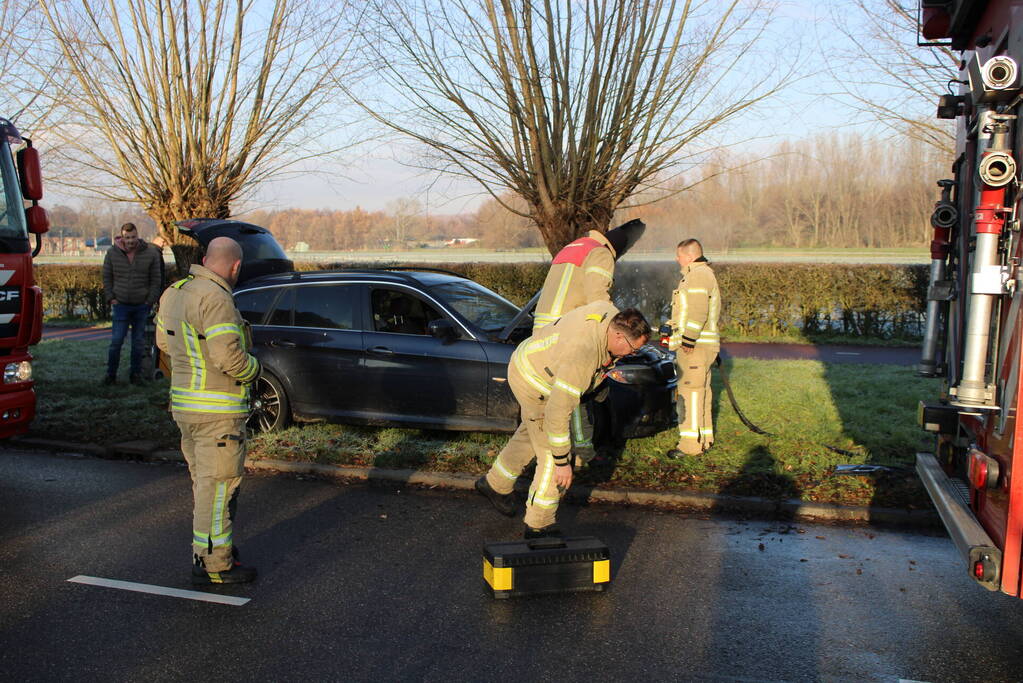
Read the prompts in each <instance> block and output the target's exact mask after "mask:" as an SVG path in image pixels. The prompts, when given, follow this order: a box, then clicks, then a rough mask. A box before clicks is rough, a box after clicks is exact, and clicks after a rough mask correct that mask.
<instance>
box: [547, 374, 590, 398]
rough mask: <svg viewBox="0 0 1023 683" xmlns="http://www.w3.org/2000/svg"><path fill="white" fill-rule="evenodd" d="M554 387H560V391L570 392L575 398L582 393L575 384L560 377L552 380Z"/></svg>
mask: <svg viewBox="0 0 1023 683" xmlns="http://www.w3.org/2000/svg"><path fill="white" fill-rule="evenodd" d="M554 387H555V388H556V389H561V390H562V391H564V392H565V393H567V394H571V395H572V396H574V397H575V398H579V397H580V396H581V395H582V393H583V390H582V389H580V388H579V387H577V386H575V385H573V384H569V383H568V382H566V381H565V380H563V379H560V378H559V379H556V380H554Z"/></svg>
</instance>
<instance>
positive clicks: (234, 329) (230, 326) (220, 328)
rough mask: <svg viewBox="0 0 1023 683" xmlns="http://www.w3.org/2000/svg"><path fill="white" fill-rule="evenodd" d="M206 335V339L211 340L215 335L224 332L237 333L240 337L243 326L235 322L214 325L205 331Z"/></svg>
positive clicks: (217, 335)
mask: <svg viewBox="0 0 1023 683" xmlns="http://www.w3.org/2000/svg"><path fill="white" fill-rule="evenodd" d="M203 334H204V335H205V336H206V340H207V341H209V340H210V339H213V338H214V337H219V336H220V335H222V334H237V335H238V336H239V337H241V336H242V328H241V327H239V326H238V325H235V324H234V323H224V324H223V325H213V326H211V327H207V328H206V330H205V331H204V332H203Z"/></svg>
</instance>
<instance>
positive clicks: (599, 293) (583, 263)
mask: <svg viewBox="0 0 1023 683" xmlns="http://www.w3.org/2000/svg"><path fill="white" fill-rule="evenodd" d="M614 271H615V251H614V247H612V246H611V243H610V242H608V241H607V238H606V237H604V235H603V233H600V232H598V231H596V230H590V232H589V234H588V235H587V236H586V237H580V238H579V239H577V240H576V241H574V242H572V243H571V244H568V245H567V246H565V248H564V249H562V250H561V251H559V252H558V253H557V255H556V256H555V257H554V261H553V262H552V263H551V269H550V270H549V271H548V272H547V277H546V278H545V279H544V281H543V288H542V289H541V290H540V299H539V301H537V303H536V311H535V312H534V314H533V331H534V332H536V331H537V330H538V329H539V328H541V327H543V326H544V325H547V324H548V323H552V322H554V321H555V320H557V319H558V318H560V317H561V316H562V315H563V314H565V313H568V312H569V311H571V310H572V309H575V308H579V307H580V306H585V305H586V304H591V303H593V302H594V301H611V295H610V293H609V292H610V289H611V284H612V283H613V282H614Z"/></svg>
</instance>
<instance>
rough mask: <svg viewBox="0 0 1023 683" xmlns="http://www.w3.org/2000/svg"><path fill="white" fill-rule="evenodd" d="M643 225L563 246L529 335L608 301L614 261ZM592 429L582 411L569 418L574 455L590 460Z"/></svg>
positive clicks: (545, 284)
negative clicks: (589, 306)
mask: <svg viewBox="0 0 1023 683" xmlns="http://www.w3.org/2000/svg"><path fill="white" fill-rule="evenodd" d="M645 229H646V225H645V224H644V223H643V221H640V220H638V219H636V220H631V221H629V222H628V223H625V224H623V225H620V226H618V227H617V228H615V229H613V230H609V231H608V232H607V234H606V235H605V234H603V233H600V232H599V231H597V230H590V232H589V233H588V234H587V235H586V236H585V237H580V238H579V239H577V240H575V241H574V242H571V243H570V244H568V245H566V246H565V247H564V248H563V249H562V250H561V251H559V252H558V253H557V254H556V255H555V256H554V260H553V261H552V262H551V268H550V270H549V271H547V277H546V278H545V279H544V282H543V287H542V288H541V290H540V298H539V300H538V301H537V303H536V310H535V311H534V313H533V333H534V334H535V333H536V332H537V330H539V329H540V328H541V327H543V326H544V325H547V324H550V323H552V322H554V321H555V320H557V319H558V318H560V317H561V316H562V315H564V314H565V313H568V312H569V311H571V310H574V309H576V308H578V307H580V306H585V305H586V304H592V303H593V302H595V301H608V302H609V301H611V294H610V292H611V285H612V284H614V270H615V261H616V260H617V259H618V258H620V257H621V256H622V255H623V254H625V252H626V251H628V250H629V248H630V247H631V246H632V245H633V244H635V243H636V241H637V240H638V239H639V238H640V236H641V235H642V234H643V231H644V230H645ZM592 438H593V428H592V425H591V424H590V422H589V420H587V419H584V418H583V416H582V411H581V410H579V409H577V410H576V411H575V412H574V413H573V414H572V440H573V443H574V449H573V450H574V451H575V452H576V455H578V456H580V457H581V458H582V459H583V460H586V461H589V460H590V459H592V458H593V442H592Z"/></svg>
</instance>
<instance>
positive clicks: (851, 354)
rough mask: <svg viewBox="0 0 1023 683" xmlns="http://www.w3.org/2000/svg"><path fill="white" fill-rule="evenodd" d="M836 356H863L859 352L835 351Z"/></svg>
mask: <svg viewBox="0 0 1023 683" xmlns="http://www.w3.org/2000/svg"><path fill="white" fill-rule="evenodd" d="M835 355H836V356H862V355H863V354H862V353H860V352H859V351H835Z"/></svg>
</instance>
